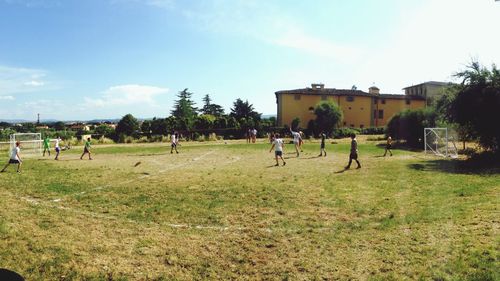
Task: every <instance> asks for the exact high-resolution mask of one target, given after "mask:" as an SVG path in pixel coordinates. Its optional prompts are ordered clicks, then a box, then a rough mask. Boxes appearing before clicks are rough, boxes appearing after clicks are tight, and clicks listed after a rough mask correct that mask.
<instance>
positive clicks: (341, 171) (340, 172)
mask: <svg viewBox="0 0 500 281" xmlns="http://www.w3.org/2000/svg"><path fill="white" fill-rule="evenodd" d="M345 171H349V169H346V168H343V169H342V170H338V171H336V172H335V174H342V173H343V172H345Z"/></svg>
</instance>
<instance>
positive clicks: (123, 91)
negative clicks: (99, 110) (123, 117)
mask: <svg viewBox="0 0 500 281" xmlns="http://www.w3.org/2000/svg"><path fill="white" fill-rule="evenodd" d="M167 92H168V89H167V88H160V87H155V86H145V85H133V84H130V85H119V86H113V87H110V88H108V89H107V90H106V91H104V92H103V93H102V97H100V98H89V97H86V98H85V103H86V105H87V106H92V107H106V106H126V105H144V104H147V105H150V106H154V105H155V100H154V97H156V96H158V95H161V94H165V93H167Z"/></svg>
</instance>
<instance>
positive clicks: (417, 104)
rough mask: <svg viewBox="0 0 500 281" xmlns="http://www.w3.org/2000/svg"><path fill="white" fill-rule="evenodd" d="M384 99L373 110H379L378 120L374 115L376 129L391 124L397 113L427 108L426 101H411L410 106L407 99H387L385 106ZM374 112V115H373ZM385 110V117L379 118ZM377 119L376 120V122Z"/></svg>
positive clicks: (375, 104)
mask: <svg viewBox="0 0 500 281" xmlns="http://www.w3.org/2000/svg"><path fill="white" fill-rule="evenodd" d="M382 100H383V99H378V101H377V103H375V102H374V106H373V110H377V118H375V115H374V124H373V126H374V127H383V126H386V125H387V123H389V120H391V118H392V117H393V116H394V115H396V114H397V113H399V112H401V111H403V110H406V109H419V108H424V107H425V101H424V100H411V101H410V104H406V100H405V99H388V98H385V104H383V103H382ZM373 110H372V114H374V113H373ZM379 110H383V117H382V118H378V117H379V114H378V111H379ZM375 119H376V120H375Z"/></svg>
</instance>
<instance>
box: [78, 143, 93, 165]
mask: <svg viewBox="0 0 500 281" xmlns="http://www.w3.org/2000/svg"><path fill="white" fill-rule="evenodd" d="M90 145H91V143H90V138H88V139H87V141H86V142H85V146H84V147H83V153H82V156H80V160H83V156H84V155H85V154H87V153H88V154H89V160H92V157H91V153H90Z"/></svg>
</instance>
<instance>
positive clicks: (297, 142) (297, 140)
mask: <svg viewBox="0 0 500 281" xmlns="http://www.w3.org/2000/svg"><path fill="white" fill-rule="evenodd" d="M290 133H291V134H292V137H293V144H294V145H295V152H297V157H299V148H300V144H301V142H302V137H301V136H300V133H298V132H294V131H292V128H290Z"/></svg>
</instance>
